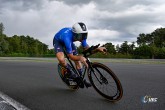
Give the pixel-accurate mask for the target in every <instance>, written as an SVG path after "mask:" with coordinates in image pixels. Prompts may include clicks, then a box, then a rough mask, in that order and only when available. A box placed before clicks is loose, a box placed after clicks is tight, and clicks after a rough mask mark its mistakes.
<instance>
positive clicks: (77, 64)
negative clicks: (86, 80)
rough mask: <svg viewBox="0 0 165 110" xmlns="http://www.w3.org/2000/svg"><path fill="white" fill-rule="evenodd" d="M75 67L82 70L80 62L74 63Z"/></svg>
mask: <svg viewBox="0 0 165 110" xmlns="http://www.w3.org/2000/svg"><path fill="white" fill-rule="evenodd" d="M75 65H76V68H77V69H81V68H82V64H81V62H80V61H75Z"/></svg>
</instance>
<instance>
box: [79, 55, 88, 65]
mask: <svg viewBox="0 0 165 110" xmlns="http://www.w3.org/2000/svg"><path fill="white" fill-rule="evenodd" d="M86 60H87V59H86V58H85V57H83V56H81V57H80V62H81V63H83V64H84V65H85V66H86V67H87V68H88V64H87V62H86Z"/></svg>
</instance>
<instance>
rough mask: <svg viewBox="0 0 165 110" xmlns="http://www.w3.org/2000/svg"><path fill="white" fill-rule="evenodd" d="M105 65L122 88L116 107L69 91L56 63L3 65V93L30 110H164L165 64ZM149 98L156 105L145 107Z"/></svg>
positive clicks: (86, 91) (84, 92) (86, 92)
mask: <svg viewBox="0 0 165 110" xmlns="http://www.w3.org/2000/svg"><path fill="white" fill-rule="evenodd" d="M105 64H106V65H107V66H109V67H111V69H112V70H113V71H114V72H115V73H116V75H117V76H118V77H119V79H120V81H121V83H122V85H123V89H124V95H123V98H122V99H121V100H120V101H119V102H117V103H111V102H109V101H107V100H105V99H104V98H102V97H101V96H99V95H98V94H97V93H96V91H95V90H94V89H93V88H89V89H79V90H78V91H72V90H69V89H68V88H67V87H66V86H65V84H64V83H63V82H62V81H61V79H60V77H59V76H58V73H57V63H56V62H46V61H45V62H36V61H34V62H33V61H28V62H27V61H0V91H2V92H3V93H5V94H7V95H8V96H10V97H11V98H13V99H15V100H16V101H18V102H20V103H22V104H23V105H25V106H26V107H27V108H29V109H31V110H165V64H136V63H105ZM146 95H147V96H150V97H152V98H158V99H157V102H147V103H143V102H142V98H143V97H144V96H146Z"/></svg>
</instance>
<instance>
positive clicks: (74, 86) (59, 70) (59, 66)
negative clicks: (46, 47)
mask: <svg viewBox="0 0 165 110" xmlns="http://www.w3.org/2000/svg"><path fill="white" fill-rule="evenodd" d="M69 66H70V65H69ZM62 68H64V67H62V66H61V65H60V64H58V73H59V76H60V78H61V79H62V81H63V82H64V83H65V85H66V86H68V87H69V89H71V90H78V89H79V86H78V85H70V83H69V79H66V78H65V77H64V76H63V74H62V72H61V71H62Z"/></svg>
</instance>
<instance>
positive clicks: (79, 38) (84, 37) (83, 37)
mask: <svg viewBox="0 0 165 110" xmlns="http://www.w3.org/2000/svg"><path fill="white" fill-rule="evenodd" d="M87 35H88V33H81V34H80V33H79V34H77V39H78V40H85V39H87Z"/></svg>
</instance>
